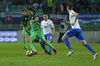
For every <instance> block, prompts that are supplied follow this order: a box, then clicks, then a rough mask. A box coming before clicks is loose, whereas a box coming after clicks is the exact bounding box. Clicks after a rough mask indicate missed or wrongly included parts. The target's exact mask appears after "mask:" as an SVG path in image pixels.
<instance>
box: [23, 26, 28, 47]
mask: <svg viewBox="0 0 100 66" xmlns="http://www.w3.org/2000/svg"><path fill="white" fill-rule="evenodd" d="M26 34H27V32H26V27H24V26H23V42H24V45H25V47H24V49H27V41H26Z"/></svg>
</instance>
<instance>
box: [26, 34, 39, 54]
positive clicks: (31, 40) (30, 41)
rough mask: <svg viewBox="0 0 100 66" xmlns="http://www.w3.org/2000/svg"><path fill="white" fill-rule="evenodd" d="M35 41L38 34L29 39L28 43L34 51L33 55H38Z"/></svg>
mask: <svg viewBox="0 0 100 66" xmlns="http://www.w3.org/2000/svg"><path fill="white" fill-rule="evenodd" d="M34 39H36V34H31V36H30V37H29V38H28V43H29V45H30V47H31V48H32V50H33V53H32V55H34V54H37V51H36V49H35V46H34V42H33V41H34Z"/></svg>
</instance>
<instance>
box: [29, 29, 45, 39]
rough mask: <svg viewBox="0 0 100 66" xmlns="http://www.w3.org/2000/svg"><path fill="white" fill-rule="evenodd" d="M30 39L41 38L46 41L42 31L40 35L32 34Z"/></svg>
mask: <svg viewBox="0 0 100 66" xmlns="http://www.w3.org/2000/svg"><path fill="white" fill-rule="evenodd" d="M30 37H31V38H33V39H37V38H39V39H41V41H46V39H45V37H44V34H43V32H42V31H40V32H38V33H37V32H36V33H32V34H31V36H30Z"/></svg>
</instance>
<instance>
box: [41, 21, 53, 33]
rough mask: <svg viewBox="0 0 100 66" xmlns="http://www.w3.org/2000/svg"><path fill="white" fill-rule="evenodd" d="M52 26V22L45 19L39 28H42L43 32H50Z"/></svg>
mask: <svg viewBox="0 0 100 66" xmlns="http://www.w3.org/2000/svg"><path fill="white" fill-rule="evenodd" d="M53 27H54V24H53V22H52V21H51V20H49V19H48V20H47V21H45V20H43V21H42V22H41V28H43V33H44V34H48V33H51V31H52V28H53Z"/></svg>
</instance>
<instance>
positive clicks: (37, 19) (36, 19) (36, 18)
mask: <svg viewBox="0 0 100 66" xmlns="http://www.w3.org/2000/svg"><path fill="white" fill-rule="evenodd" d="M35 21H39V18H38V17H35V19H34V20H32V21H31V23H32V22H35Z"/></svg>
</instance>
